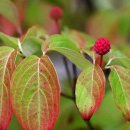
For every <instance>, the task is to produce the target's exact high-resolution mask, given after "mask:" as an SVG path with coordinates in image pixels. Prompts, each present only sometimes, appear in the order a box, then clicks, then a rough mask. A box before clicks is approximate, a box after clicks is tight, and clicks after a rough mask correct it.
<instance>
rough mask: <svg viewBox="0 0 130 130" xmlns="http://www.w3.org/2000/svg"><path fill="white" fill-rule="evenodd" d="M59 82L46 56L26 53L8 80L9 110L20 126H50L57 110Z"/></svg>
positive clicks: (42, 129)
mask: <svg viewBox="0 0 130 130" xmlns="http://www.w3.org/2000/svg"><path fill="white" fill-rule="evenodd" d="M59 98H60V86H59V81H58V77H57V74H56V72H55V69H54V67H53V65H52V62H51V61H50V59H49V58H48V56H46V55H44V56H42V57H41V58H39V57H37V56H34V55H32V56H30V57H28V58H26V59H25V60H23V61H22V62H21V64H20V65H18V67H17V68H16V70H15V72H14V74H13V77H12V82H11V100H12V107H13V111H14V113H15V115H16V117H17V119H18V121H19V122H20V124H21V125H22V127H23V129H24V130H52V129H53V127H54V124H55V122H56V120H57V117H58V114H59V105H60V99H59Z"/></svg>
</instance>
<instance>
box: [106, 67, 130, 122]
mask: <svg viewBox="0 0 130 130" xmlns="http://www.w3.org/2000/svg"><path fill="white" fill-rule="evenodd" d="M109 81H110V85H111V88H112V92H113V95H114V99H115V102H116V104H117V106H118V107H119V109H120V110H121V111H122V113H123V114H124V115H125V117H126V118H127V119H128V120H130V71H128V70H127V69H125V68H123V67H121V66H118V65H113V66H111V73H110V76H109Z"/></svg>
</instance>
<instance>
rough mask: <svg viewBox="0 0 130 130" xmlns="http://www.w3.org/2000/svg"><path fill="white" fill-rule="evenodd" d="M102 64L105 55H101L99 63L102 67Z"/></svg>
mask: <svg viewBox="0 0 130 130" xmlns="http://www.w3.org/2000/svg"><path fill="white" fill-rule="evenodd" d="M102 64H103V55H100V63H99V65H100V67H101V68H102Z"/></svg>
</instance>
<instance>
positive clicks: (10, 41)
mask: <svg viewBox="0 0 130 130" xmlns="http://www.w3.org/2000/svg"><path fill="white" fill-rule="evenodd" d="M0 40H2V41H3V42H4V45H6V46H9V47H12V48H14V49H16V48H18V39H17V38H14V37H11V36H8V35H6V34H4V33H2V32H0Z"/></svg>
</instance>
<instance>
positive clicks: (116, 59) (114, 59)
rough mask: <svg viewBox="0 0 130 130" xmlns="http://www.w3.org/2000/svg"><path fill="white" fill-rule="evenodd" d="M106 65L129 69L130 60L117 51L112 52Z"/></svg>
mask: <svg viewBox="0 0 130 130" xmlns="http://www.w3.org/2000/svg"><path fill="white" fill-rule="evenodd" d="M108 65H122V66H124V67H126V68H127V69H130V59H129V58H128V57H127V56H125V55H124V54H122V53H121V52H119V51H113V52H112V53H110V55H109V64H108Z"/></svg>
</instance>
